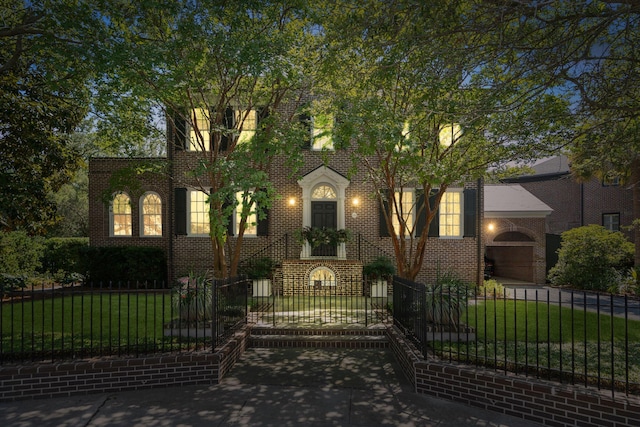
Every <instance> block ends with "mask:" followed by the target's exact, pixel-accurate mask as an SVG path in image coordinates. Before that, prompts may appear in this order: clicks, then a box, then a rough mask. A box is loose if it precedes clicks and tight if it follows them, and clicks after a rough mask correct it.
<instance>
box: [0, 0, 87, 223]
mask: <svg viewBox="0 0 640 427" xmlns="http://www.w3.org/2000/svg"><path fill="white" fill-rule="evenodd" d="M54 3H55V5H53V4H49V2H47V1H45V2H36V3H33V2H26V3H25V2H22V1H17V0H7V1H3V2H2V4H0V14H1V15H2V17H3V22H2V27H0V40H1V43H0V229H2V230H16V229H25V230H28V231H29V232H32V233H34V232H38V231H42V230H43V228H44V227H45V226H47V225H49V224H52V223H54V222H55V219H56V213H55V204H54V203H53V201H52V200H51V198H50V197H49V194H50V193H52V192H55V191H56V190H57V189H59V188H60V186H61V185H62V184H64V183H65V182H67V181H68V180H69V179H70V177H71V176H72V175H73V173H74V171H75V170H76V169H77V167H78V165H79V155H78V153H77V152H75V151H74V150H73V148H72V147H70V146H69V135H70V134H71V133H72V132H73V130H74V129H75V127H76V126H77V125H78V123H80V121H81V120H82V119H83V117H84V116H85V114H86V112H87V108H88V99H89V91H88V86H87V79H88V77H89V76H90V75H91V72H90V70H91V64H90V63H88V62H87V61H86V59H87V57H86V55H85V53H84V51H83V50H82V49H79V47H80V43H79V40H81V39H82V35H81V31H80V29H79V28H78V26H77V25H76V24H78V22H79V21H77V20H80V21H82V22H84V23H85V24H87V27H88V28H90V27H91V24H90V20H89V19H88V18H87V16H86V15H85V11H83V10H82V9H79V10H75V8H74V4H73V3H74V2H54ZM54 6H55V7H54ZM84 18H87V20H84Z"/></svg>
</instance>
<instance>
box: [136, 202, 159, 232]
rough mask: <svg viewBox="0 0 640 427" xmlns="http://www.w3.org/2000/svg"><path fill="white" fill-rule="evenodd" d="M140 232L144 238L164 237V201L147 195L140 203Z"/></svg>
mask: <svg viewBox="0 0 640 427" xmlns="http://www.w3.org/2000/svg"><path fill="white" fill-rule="evenodd" d="M140 216H141V218H140V232H141V234H142V235H143V236H162V199H160V196H158V195H157V194H156V193H146V194H145V195H143V196H142V198H141V202H140Z"/></svg>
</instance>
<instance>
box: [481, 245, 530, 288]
mask: <svg viewBox="0 0 640 427" xmlns="http://www.w3.org/2000/svg"><path fill="white" fill-rule="evenodd" d="M487 258H489V259H490V260H493V263H494V273H493V274H494V276H498V277H507V278H510V279H516V280H524V281H526V282H533V247H532V246H487Z"/></svg>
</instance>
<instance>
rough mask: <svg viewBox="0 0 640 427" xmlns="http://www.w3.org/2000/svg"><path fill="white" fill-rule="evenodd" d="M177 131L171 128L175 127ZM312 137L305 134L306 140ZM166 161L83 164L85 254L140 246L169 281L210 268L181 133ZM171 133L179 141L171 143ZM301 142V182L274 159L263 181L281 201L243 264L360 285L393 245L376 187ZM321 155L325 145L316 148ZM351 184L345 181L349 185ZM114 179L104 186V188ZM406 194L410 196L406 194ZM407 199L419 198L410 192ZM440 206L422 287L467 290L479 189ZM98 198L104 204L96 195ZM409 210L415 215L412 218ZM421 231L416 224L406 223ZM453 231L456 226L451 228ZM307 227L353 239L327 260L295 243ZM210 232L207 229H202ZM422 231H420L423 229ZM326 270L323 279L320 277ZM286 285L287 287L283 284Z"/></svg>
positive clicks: (476, 241)
mask: <svg viewBox="0 0 640 427" xmlns="http://www.w3.org/2000/svg"><path fill="white" fill-rule="evenodd" d="M178 126H182V125H176V127H178ZM313 131H314V130H313V129H311V135H312V134H313ZM168 135H173V137H169V140H168V143H167V157H166V158H144V159H143V158H137V159H121V158H92V159H91V160H90V162H89V220H90V236H89V237H90V244H91V245H92V246H113V245H134V246H135V245H142V246H154V247H159V248H162V249H163V250H164V251H165V253H166V257H167V264H168V265H167V270H168V274H169V278H170V280H173V279H175V278H177V277H181V276H184V275H186V274H188V273H189V272H190V271H201V270H203V269H210V268H211V266H212V257H213V251H212V246H211V242H210V238H209V236H208V234H207V232H206V231H203V230H204V229H203V228H202V227H203V226H204V222H206V221H205V220H204V219H203V218H205V217H206V215H205V211H206V208H205V207H204V204H205V202H204V201H205V198H206V195H204V193H201V192H200V191H198V189H197V188H196V187H195V185H194V183H193V182H191V181H190V178H188V176H187V171H189V170H190V169H191V168H193V167H194V165H195V163H196V156H197V153H195V152H194V151H195V150H193V149H192V147H191V146H190V145H189V136H188V135H189V129H188V126H187V127H186V128H185V132H184V135H185V136H186V137H185V140H180V137H179V135H180V132H173V131H172V129H170V130H169V132H168ZM176 135H178V137H176ZM311 139H312V138H311V137H310V141H309V143H306V142H305V143H302V141H301V147H303V148H301V149H302V150H303V153H302V154H303V157H304V166H303V167H302V169H301V170H300V171H299V173H298V176H295V177H292V176H290V175H291V174H290V172H291V170H290V167H288V165H287V164H285V163H284V159H276V161H274V162H273V164H272V165H271V170H270V171H269V176H270V179H271V180H272V182H273V183H274V185H275V188H276V189H277V193H278V198H277V199H276V200H275V202H274V203H273V205H272V207H271V209H270V210H269V212H268V215H267V218H266V219H265V220H263V221H255V226H253V227H251V229H248V230H246V231H245V235H244V243H243V247H242V256H241V258H242V259H243V260H248V259H252V258H255V257H258V256H263V255H267V256H269V257H271V258H273V259H275V260H276V261H277V262H278V264H279V266H280V268H279V271H278V273H277V275H279V274H282V275H283V276H282V277H284V276H290V277H294V276H295V277H303V278H310V277H311V276H313V274H318V271H319V270H320V273H322V274H325V273H328V274H329V275H332V276H333V277H334V278H335V280H336V281H338V282H339V281H340V278H341V277H350V278H354V277H356V278H359V277H362V266H363V264H366V263H367V262H369V261H371V260H372V259H373V258H375V257H376V256H380V255H386V256H389V257H390V258H392V259H393V247H392V243H391V239H390V238H389V237H388V236H389V231H388V230H386V226H385V224H384V221H383V220H382V213H381V211H380V208H379V203H378V201H377V200H376V199H375V198H374V197H373V194H374V187H373V185H372V184H371V183H370V182H369V181H368V179H367V177H366V173H365V172H364V171H358V172H357V173H355V174H353V175H350V174H349V171H350V168H351V167H352V163H351V158H350V154H349V153H348V152H345V151H342V150H335V151H334V150H330V151H329V154H328V159H327V154H326V151H325V152H324V153H323V152H322V150H321V149H320V148H322V147H317V146H315V144H314V143H312V142H311ZM323 144H324V147H325V148H326V147H327V141H324V142H323ZM163 162H164V163H166V164H167V168H168V170H166V172H167V173H165V174H152V173H149V174H143V175H141V178H140V179H139V180H138V184H139V186H138V185H136V186H135V187H136V188H133V189H132V188H126V186H123V187H122V188H118V189H117V191H114V192H113V194H111V198H110V200H105V197H104V193H105V191H107V190H108V189H109V188H113V176H114V174H117V171H121V170H124V169H126V168H127V167H131V166H133V165H136V164H140V165H143V164H147V165H148V164H161V163H163ZM347 177H348V178H347ZM110 180H111V187H110V186H109V185H110V184H109V183H110ZM405 191H407V190H406V189H405ZM410 193H412V194H410V195H409V197H411V200H414V201H415V202H417V203H420V202H421V201H422V200H424V197H421V196H420V195H419V194H418V192H417V191H415V192H410ZM446 194H449V195H450V196H448V198H447V199H446V201H447V203H448V204H449V208H450V209H449V210H448V213H447V212H444V213H443V212H442V211H443V209H440V211H441V212H439V214H438V215H437V216H436V219H435V220H434V221H433V222H432V224H431V227H430V229H429V230H424V232H428V233H429V236H430V237H429V239H428V246H427V249H426V255H425V261H424V264H423V269H422V271H421V273H420V275H419V277H418V279H419V280H420V281H424V282H427V283H430V282H433V281H434V280H435V279H436V277H437V275H439V274H443V273H444V272H454V273H455V274H456V275H457V276H459V277H460V278H462V279H464V280H467V281H469V282H472V283H478V282H479V281H480V280H481V279H482V269H483V265H482V263H483V250H484V248H483V243H482V236H481V234H482V233H480V230H481V224H482V209H481V207H482V197H483V186H482V183H481V182H472V183H465V184H462V185H459V186H451V187H450V188H449V189H448V190H447V193H446ZM101 196H102V197H101ZM413 211H415V209H414V210H413ZM412 220H413V221H416V224H418V232H423V230H422V229H421V227H420V222H421V221H423V219H421V218H413V219H412ZM237 222H238V221H237V219H236V218H231V220H230V224H229V229H228V235H229V239H235V237H234V236H235V234H236V233H235V230H234V227H236V226H237ZM451 225H454V226H453V227H452V226H451ZM305 226H314V227H322V226H324V227H328V228H336V229H347V230H349V231H350V233H351V235H352V238H351V240H349V241H348V242H346V243H339V244H338V245H337V247H336V248H334V250H332V251H330V252H329V253H322V254H318V253H316V252H315V251H314V250H312V249H311V248H310V247H309V246H308V245H307V244H302V243H300V242H298V241H297V240H296V239H295V238H294V237H293V236H294V233H295V231H296V230H300V229H301V228H302V227H305ZM206 227H208V226H206ZM422 228H424V227H422ZM327 270H328V271H327ZM283 280H286V278H285V279H283Z"/></svg>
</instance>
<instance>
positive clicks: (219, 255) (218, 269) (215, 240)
mask: <svg viewBox="0 0 640 427" xmlns="http://www.w3.org/2000/svg"><path fill="white" fill-rule="evenodd" d="M211 244H212V247H213V274H214V277H215V278H216V279H226V278H227V260H226V257H225V250H224V239H221V238H219V237H217V236H216V237H213V236H212V237H211Z"/></svg>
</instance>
